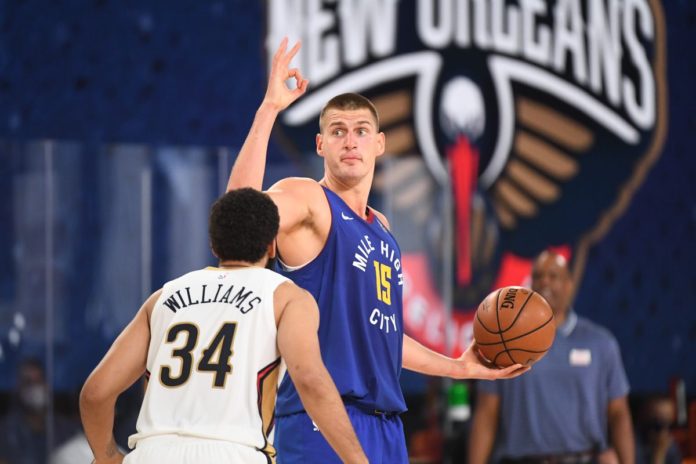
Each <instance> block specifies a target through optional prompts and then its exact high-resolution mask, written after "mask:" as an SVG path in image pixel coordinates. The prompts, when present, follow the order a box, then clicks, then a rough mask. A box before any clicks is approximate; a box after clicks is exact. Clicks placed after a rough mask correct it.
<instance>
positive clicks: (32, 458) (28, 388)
mask: <svg viewBox="0 0 696 464" xmlns="http://www.w3.org/2000/svg"><path fill="white" fill-rule="evenodd" d="M49 393H50V392H49V389H48V383H47V382H46V375H45V371H44V367H43V364H42V363H41V361H39V360H38V359H35V358H27V359H25V360H23V361H22V362H21V363H20V366H19V369H18V376H17V391H16V395H15V396H16V397H15V399H14V400H13V401H12V404H11V406H10V411H9V412H8V414H7V415H6V416H5V417H3V418H2V421H0V464H38V463H40V464H44V463H45V462H47V459H48V456H49V455H50V450H49V449H48V448H49V443H48V424H47V412H48V402H49ZM77 428H78V427H77V424H76V423H74V422H70V421H68V420H67V419H65V418H63V417H55V423H54V427H53V431H54V434H53V435H54V439H53V443H52V445H54V446H57V445H59V444H61V443H63V442H64V441H65V440H67V439H68V438H69V437H70V436H71V434H72V433H74V432H75V431H76V430H77Z"/></svg>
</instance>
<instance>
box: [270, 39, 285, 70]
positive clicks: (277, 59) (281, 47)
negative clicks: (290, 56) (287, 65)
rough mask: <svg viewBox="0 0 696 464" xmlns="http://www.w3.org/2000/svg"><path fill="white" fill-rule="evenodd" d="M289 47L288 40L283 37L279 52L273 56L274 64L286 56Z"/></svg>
mask: <svg viewBox="0 0 696 464" xmlns="http://www.w3.org/2000/svg"><path fill="white" fill-rule="evenodd" d="M287 46H288V38H287V37H283V40H281V41H280V45H279V46H278V50H276V52H275V54H274V55H273V64H276V63H278V61H280V59H281V58H282V56H283V55H284V54H285V49H286V48H287Z"/></svg>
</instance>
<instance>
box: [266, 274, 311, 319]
mask: <svg viewBox="0 0 696 464" xmlns="http://www.w3.org/2000/svg"><path fill="white" fill-rule="evenodd" d="M291 303H296V304H299V305H301V306H303V307H307V310H311V309H312V308H314V307H316V302H315V300H314V297H312V294H311V293H309V292H308V291H307V290H305V289H303V288H302V287H300V286H298V285H297V284H295V283H294V282H292V281H290V280H288V281H286V282H283V283H282V284H280V285H278V287H276V289H275V293H274V295H273V305H274V307H275V317H276V325H277V324H278V322H279V321H280V318H281V317H282V315H283V311H284V310H285V308H287V307H288V305H289V304H291Z"/></svg>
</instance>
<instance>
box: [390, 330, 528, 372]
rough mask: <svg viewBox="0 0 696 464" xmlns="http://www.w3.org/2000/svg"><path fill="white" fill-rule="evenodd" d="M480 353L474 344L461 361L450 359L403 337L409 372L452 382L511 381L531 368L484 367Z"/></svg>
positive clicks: (405, 363)
mask: <svg viewBox="0 0 696 464" xmlns="http://www.w3.org/2000/svg"><path fill="white" fill-rule="evenodd" d="M477 351H478V348H477V347H476V344H475V343H474V342H472V343H471V344H470V345H469V347H468V348H467V349H466V351H465V352H464V354H462V355H461V356H460V357H459V358H458V359H454V358H449V357H447V356H444V355H442V354H440V353H437V352H435V351H433V350H431V349H429V348H426V347H425V346H423V345H421V344H420V343H418V342H417V341H415V340H414V339H412V338H411V337H409V336H408V335H404V352H403V359H402V365H403V367H404V369H408V370H410V371H415V372H420V373H421V374H427V375H435V376H439V377H451V378H453V379H487V380H495V379H511V378H513V377H517V376H518V375H521V374H524V373H525V372H527V371H528V370H529V366H523V365H521V364H513V365H512V366H509V367H506V368H504V369H493V368H490V367H488V366H486V364H484V362H483V361H482V359H481V357H480V356H479V355H478V354H477Z"/></svg>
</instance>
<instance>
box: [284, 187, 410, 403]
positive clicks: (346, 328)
mask: <svg viewBox="0 0 696 464" xmlns="http://www.w3.org/2000/svg"><path fill="white" fill-rule="evenodd" d="M324 192H325V194H326V197H327V199H328V202H329V206H330V207H331V216H332V218H331V230H330V232H329V237H328V239H327V241H326V244H325V245H324V248H323V250H322V251H321V253H319V255H318V256H317V257H316V258H315V259H313V260H312V261H311V262H310V263H308V264H307V265H305V266H303V267H302V268H300V269H297V270H292V271H289V270H287V269H285V268H283V266H282V265H281V264H280V263H278V262H276V264H275V267H276V269H275V270H276V271H277V272H279V273H281V274H283V275H284V276H286V277H288V278H290V279H292V280H293V281H294V282H295V283H296V284H297V285H299V286H300V287H302V288H305V289H306V290H308V291H309V292H310V293H311V294H312V295H313V296H314V298H315V299H316V300H317V303H318V305H319V311H320V315H321V320H320V323H319V343H320V345H321V354H322V358H323V360H324V363H325V364H326V367H327V369H328V370H329V372H330V374H331V377H332V378H333V381H334V382H335V384H336V387H337V388H338V391H339V393H340V394H341V396H342V397H343V399H344V401H346V402H349V403H354V404H356V405H358V406H360V407H364V408H366V409H370V410H373V409H378V410H381V411H390V412H403V411H405V410H406V403H405V401H404V397H403V394H402V393H401V387H400V385H399V375H400V373H401V355H402V348H403V336H404V332H403V315H402V291H403V270H402V268H401V251H400V250H399V246H398V245H397V243H396V240H395V239H394V236H392V235H391V233H390V232H389V231H388V230H387V228H386V227H385V226H384V225H382V223H380V222H379V219H377V217H376V216H375V215H374V213H372V212H371V211H370V212H369V217H368V220H367V221H365V220H363V219H362V218H361V217H358V216H356V215H355V213H353V211H352V210H351V209H350V208H349V207H348V205H346V203H345V202H344V201H343V200H342V199H341V198H340V197H339V196H338V195H336V194H335V193H333V192H332V191H330V190H328V189H326V188H324ZM303 409H304V408H303V407H302V403H301V402H300V399H299V396H298V395H297V391H296V390H295V387H294V385H293V384H292V381H291V380H290V377H289V376H288V375H286V376H285V378H284V379H283V381H282V382H281V385H280V388H279V391H278V399H277V403H276V414H277V415H279V416H282V415H287V414H292V413H296V412H299V411H302V410H303Z"/></svg>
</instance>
